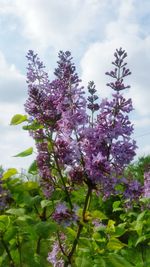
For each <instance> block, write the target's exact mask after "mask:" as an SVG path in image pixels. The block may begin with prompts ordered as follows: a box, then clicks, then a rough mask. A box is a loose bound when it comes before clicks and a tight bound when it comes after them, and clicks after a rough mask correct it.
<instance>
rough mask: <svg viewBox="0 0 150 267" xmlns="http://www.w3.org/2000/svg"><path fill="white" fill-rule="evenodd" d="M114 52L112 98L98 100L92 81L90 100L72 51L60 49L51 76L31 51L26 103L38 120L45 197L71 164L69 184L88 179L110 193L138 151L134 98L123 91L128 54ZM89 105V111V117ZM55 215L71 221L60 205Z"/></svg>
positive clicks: (87, 180) (80, 182)
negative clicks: (133, 135)
mask: <svg viewBox="0 0 150 267" xmlns="http://www.w3.org/2000/svg"><path fill="white" fill-rule="evenodd" d="M114 57H115V60H114V61H113V62H112V64H113V65H114V66H115V69H113V70H111V71H110V72H107V73H106V74H107V75H108V76H110V77H111V78H112V79H113V80H112V81H111V82H110V83H109V84H108V86H110V87H111V88H112V89H113V90H114V91H115V93H113V94H112V98H111V99H110V100H108V99H104V100H102V101H101V103H98V96H97V95H96V87H95V84H94V82H90V83H89V85H88V92H89V96H88V99H87V101H86V99H85V92H84V90H83V89H84V88H83V87H82V86H81V85H80V82H81V80H80V79H79V77H78V74H77V73H76V68H75V65H74V63H73V62H72V57H71V53H70V52H68V51H66V52H63V51H60V53H59V54H58V62H57V67H56V69H55V72H54V75H55V78H54V80H53V81H49V79H48V74H47V73H46V72H45V67H44V65H43V63H42V62H41V61H40V60H39V58H38V56H37V55H36V54H34V53H33V51H29V53H28V55H27V58H28V60H29V65H28V73H27V82H28V88H29V96H28V99H27V101H26V104H25V108H26V111H27V112H28V114H29V115H30V116H32V117H33V118H34V120H35V121H36V122H37V124H39V128H37V129H33V130H32V131H31V135H32V136H33V138H34V139H35V141H36V147H37V151H38V155H37V165H38V168H39V173H40V176H41V179H42V181H43V185H44V188H45V189H44V190H45V193H46V195H47V196H48V192H49V196H50V195H51V192H52V191H53V189H54V188H55V186H56V185H57V183H58V185H59V186H60V180H61V176H63V175H65V173H64V171H65V169H66V168H67V167H70V171H69V173H68V175H67V177H66V176H65V181H66V183H68V184H70V181H71V183H72V185H78V186H79V185H82V184H83V183H86V184H88V185H90V186H92V187H93V188H94V189H96V190H98V189H99V190H100V193H102V194H103V195H104V197H107V196H110V195H111V194H113V193H114V188H115V185H116V184H117V180H116V178H117V177H118V176H120V175H121V174H122V173H123V171H124V168H125V167H126V166H127V165H128V164H129V163H130V162H131V161H132V160H133V158H134V156H135V149H136V143H135V141H134V140H132V138H131V135H132V133H133V125H132V123H131V122H130V120H129V113H130V112H131V111H132V110H133V106H132V101H131V99H125V97H124V96H123V95H122V94H121V93H120V91H122V90H123V89H126V88H129V86H128V85H125V83H124V78H125V77H126V76H128V75H130V74H131V72H130V70H129V69H128V68H127V63H124V59H125V58H126V57H127V53H126V52H125V51H124V50H123V49H122V48H120V49H116V52H115V54H114ZM87 108H89V109H90V110H91V117H90V118H89V115H88V114H87V111H86V109H87ZM96 111H97V112H98V115H97V116H96V115H95V113H96ZM30 123H33V122H29V124H30ZM58 165H59V166H58ZM58 168H60V170H61V172H62V173H61V175H60V170H58ZM54 169H55V173H56V174H55V177H54V174H53V173H54V171H53V170H54ZM61 184H62V181H61ZM53 216H54V217H55V219H56V220H58V221H59V222H60V221H63V220H68V221H69V220H70V218H72V216H73V215H72V214H71V213H70V211H69V210H68V208H67V207H64V208H63V209H62V213H60V212H58V211H57V208H56V211H55V212H54V214H53Z"/></svg>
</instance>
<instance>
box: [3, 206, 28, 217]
mask: <svg viewBox="0 0 150 267" xmlns="http://www.w3.org/2000/svg"><path fill="white" fill-rule="evenodd" d="M6 213H9V214H12V215H16V216H22V215H24V213H25V210H24V209H23V208H18V209H9V210H7V211H6Z"/></svg>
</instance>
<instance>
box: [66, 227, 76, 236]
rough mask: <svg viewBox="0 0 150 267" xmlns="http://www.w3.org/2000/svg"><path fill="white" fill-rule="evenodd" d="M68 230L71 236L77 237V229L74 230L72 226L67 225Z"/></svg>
mask: <svg viewBox="0 0 150 267" xmlns="http://www.w3.org/2000/svg"><path fill="white" fill-rule="evenodd" d="M66 230H67V232H68V234H69V235H70V236H71V237H73V238H76V235H77V233H76V231H74V230H73V229H72V228H70V227H67V229H66Z"/></svg>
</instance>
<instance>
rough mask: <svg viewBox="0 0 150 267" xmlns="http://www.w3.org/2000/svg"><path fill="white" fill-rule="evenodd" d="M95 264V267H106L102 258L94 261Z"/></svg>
mask: <svg viewBox="0 0 150 267" xmlns="http://www.w3.org/2000/svg"><path fill="white" fill-rule="evenodd" d="M94 263H95V264H94V265H93V267H106V263H105V260H104V259H103V258H102V257H97V258H96V259H94Z"/></svg>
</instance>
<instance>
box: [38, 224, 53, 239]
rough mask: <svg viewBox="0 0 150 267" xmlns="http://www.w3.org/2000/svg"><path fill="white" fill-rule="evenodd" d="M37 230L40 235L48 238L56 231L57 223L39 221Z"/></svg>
mask: <svg viewBox="0 0 150 267" xmlns="http://www.w3.org/2000/svg"><path fill="white" fill-rule="evenodd" d="M35 231H36V233H37V235H38V236H41V237H43V238H48V235H49V234H53V233H56V231H57V225H56V224H55V223H53V222H39V223H38V224H36V226H35Z"/></svg>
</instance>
